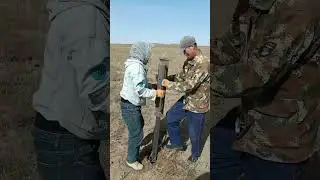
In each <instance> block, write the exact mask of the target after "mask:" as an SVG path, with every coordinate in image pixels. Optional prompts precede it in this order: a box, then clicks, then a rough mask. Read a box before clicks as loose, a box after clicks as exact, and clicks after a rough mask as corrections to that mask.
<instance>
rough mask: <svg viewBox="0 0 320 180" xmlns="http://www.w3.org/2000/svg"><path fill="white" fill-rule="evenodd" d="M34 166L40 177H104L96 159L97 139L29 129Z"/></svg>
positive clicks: (94, 179) (102, 179) (56, 179)
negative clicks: (32, 145) (32, 143)
mask: <svg viewBox="0 0 320 180" xmlns="http://www.w3.org/2000/svg"><path fill="white" fill-rule="evenodd" d="M33 136H34V145H35V151H36V154H37V168H38V172H39V175H40V177H41V179H44V180H69V179H83V180H105V179H106V177H105V175H104V171H103V169H102V167H101V164H100V160H99V152H98V148H99V144H100V143H99V141H88V140H82V139H79V138H78V137H76V136H74V135H73V134H71V133H58V132H55V133H53V132H49V131H45V130H41V129H39V128H35V129H34V131H33Z"/></svg>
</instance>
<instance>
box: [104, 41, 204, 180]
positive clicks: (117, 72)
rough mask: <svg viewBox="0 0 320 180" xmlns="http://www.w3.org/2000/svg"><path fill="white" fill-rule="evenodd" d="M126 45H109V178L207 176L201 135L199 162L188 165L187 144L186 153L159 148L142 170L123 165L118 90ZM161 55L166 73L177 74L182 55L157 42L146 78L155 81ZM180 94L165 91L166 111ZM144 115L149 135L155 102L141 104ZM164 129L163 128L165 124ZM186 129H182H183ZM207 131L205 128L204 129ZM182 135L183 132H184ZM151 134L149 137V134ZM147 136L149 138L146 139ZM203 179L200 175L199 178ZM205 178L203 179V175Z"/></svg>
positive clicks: (124, 133)
mask: <svg viewBox="0 0 320 180" xmlns="http://www.w3.org/2000/svg"><path fill="white" fill-rule="evenodd" d="M129 47H130V46H129V45H116V44H115V45H112V46H111V84H110V86H111V87H112V88H111V99H110V102H111V106H110V108H111V119H110V123H111V132H110V138H111V147H110V149H111V152H110V153H111V159H110V161H111V170H110V173H111V179H128V180H135V179H136V180H138V179H149V180H162V179H163V180H164V179H177V180H179V179H181V180H182V179H190V180H192V179H197V178H199V176H201V175H202V177H203V176H204V175H207V174H208V172H209V137H204V140H203V142H204V141H205V140H207V142H206V144H205V147H204V150H203V152H202V155H201V158H200V160H199V162H197V163H196V164H190V163H188V162H187V159H188V157H189V156H190V155H191V152H190V144H189V147H188V149H187V151H185V152H171V151H168V150H166V149H162V150H161V151H160V152H159V154H158V161H157V164H156V165H155V166H151V165H150V164H149V161H148V160H147V157H146V156H145V157H143V164H144V165H145V169H144V170H142V171H141V172H134V171H133V170H131V169H130V168H128V167H127V166H126V164H125V160H126V153H127V136H128V132H127V129H126V126H125V124H124V122H123V120H122V119H121V115H120V107H119V103H120V96H119V91H120V90H121V86H122V79H123V75H124V61H125V60H126V58H127V57H128V55H129ZM201 49H202V51H203V53H204V54H205V55H207V56H208V55H209V48H208V47H201ZM160 57H166V58H169V59H170V64H169V74H173V73H177V72H178V71H179V70H181V67H182V64H183V61H184V58H183V56H182V54H181V53H180V52H179V49H178V46H177V45H156V46H155V47H154V48H153V50H152V57H151V60H150V64H149V71H148V77H149V81H150V82H152V83H155V82H156V81H155V75H156V73H157V70H158V69H157V65H158V62H159V58H160ZM179 98H180V94H177V93H175V92H170V91H168V92H167V95H166V99H165V101H166V103H165V112H166V111H167V110H168V108H170V107H171V106H172V105H173V104H174V103H175V102H176V101H177V100H178V99H179ZM143 116H144V119H145V127H144V134H145V137H148V135H150V133H152V132H153V128H154V123H155V117H154V103H153V102H150V101H149V102H148V103H147V105H146V106H145V107H143ZM184 127H185V126H184ZM164 128H165V127H164ZM184 132H185V131H184ZM207 132H208V130H207ZM184 134H185V133H184ZM151 137H152V136H151ZM146 139H148V138H146ZM146 139H145V141H144V142H145V146H144V147H143V148H142V151H143V152H144V153H143V154H147V155H148V149H149V148H148V147H149V146H148V145H150V144H151V142H150V141H147V140H146ZM201 179H203V178H201ZM205 179H206V178H205Z"/></svg>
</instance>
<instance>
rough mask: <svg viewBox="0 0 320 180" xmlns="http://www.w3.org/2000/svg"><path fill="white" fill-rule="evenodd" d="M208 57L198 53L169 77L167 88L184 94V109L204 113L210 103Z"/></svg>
mask: <svg viewBox="0 0 320 180" xmlns="http://www.w3.org/2000/svg"><path fill="white" fill-rule="evenodd" d="M209 68H210V67H209V58H207V57H206V56H204V55H202V53H199V55H197V56H196V57H195V58H194V59H193V60H191V61H185V62H184V65H183V68H182V71H181V72H180V73H178V74H176V75H174V76H171V78H170V77H169V78H168V79H169V80H173V81H170V83H169V86H168V90H176V91H179V92H180V93H184V94H185V106H184V109H185V110H188V111H192V112H198V113H206V112H208V111H209V105H210V89H209V88H210V77H209Z"/></svg>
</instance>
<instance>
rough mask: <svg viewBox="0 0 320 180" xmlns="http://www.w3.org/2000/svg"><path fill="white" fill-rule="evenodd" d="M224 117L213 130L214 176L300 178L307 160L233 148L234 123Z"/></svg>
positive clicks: (229, 179) (259, 179)
mask: <svg viewBox="0 0 320 180" xmlns="http://www.w3.org/2000/svg"><path fill="white" fill-rule="evenodd" d="M230 122H231V121H229V122H228V120H223V121H222V122H221V123H219V124H218V125H217V126H216V127H215V128H214V129H213V131H212V132H211V136H210V137H211V143H210V144H211V147H210V150H211V157H210V176H211V179H214V180H237V179H238V178H239V177H240V176H241V174H244V178H245V180H299V179H301V172H302V170H303V167H304V164H305V163H295V164H294V163H290V164H289V163H277V162H272V161H266V160H263V159H260V158H257V157H255V156H252V155H249V154H247V153H243V152H239V151H235V150H232V148H231V146H232V142H233V141H234V139H235V138H236V134H235V130H234V124H232V123H230Z"/></svg>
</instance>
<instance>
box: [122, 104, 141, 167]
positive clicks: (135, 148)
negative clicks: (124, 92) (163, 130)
mask: <svg viewBox="0 0 320 180" xmlns="http://www.w3.org/2000/svg"><path fill="white" fill-rule="evenodd" d="M120 107H121V115H122V119H123V120H124V122H125V123H126V125H127V128H128V133H129V135H128V156H127V161H128V162H129V163H133V162H136V161H139V154H140V145H141V142H142V139H143V126H144V119H143V116H142V114H141V106H135V105H133V104H131V103H130V102H129V101H126V100H124V99H122V98H121V102H120Z"/></svg>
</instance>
